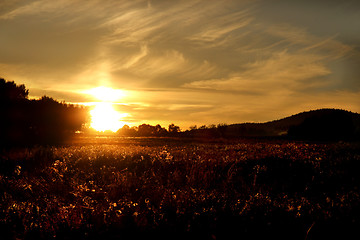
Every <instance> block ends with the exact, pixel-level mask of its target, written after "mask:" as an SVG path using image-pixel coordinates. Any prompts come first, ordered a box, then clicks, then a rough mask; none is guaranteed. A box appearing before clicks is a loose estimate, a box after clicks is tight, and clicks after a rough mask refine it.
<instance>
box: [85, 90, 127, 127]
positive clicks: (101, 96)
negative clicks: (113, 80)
mask: <svg viewBox="0 0 360 240" xmlns="http://www.w3.org/2000/svg"><path fill="white" fill-rule="evenodd" d="M85 92H86V93H87V94H90V95H92V96H93V97H95V98H97V99H98V100H100V101H101V102H98V103H95V106H94V108H93V109H92V110H91V111H90V115H91V127H92V128H93V129H95V130H97V131H101V132H103V131H108V130H110V131H113V132H116V131H117V130H118V129H119V128H121V127H123V126H124V125H125V122H123V121H122V119H123V118H124V117H126V116H128V114H127V113H120V112H118V111H116V110H115V109H114V107H113V105H114V102H115V101H118V100H119V99H121V98H123V97H124V96H125V92H124V91H123V90H120V89H113V88H108V87H97V88H93V89H90V90H87V91H85Z"/></svg>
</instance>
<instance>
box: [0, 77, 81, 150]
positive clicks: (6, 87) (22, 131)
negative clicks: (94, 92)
mask: <svg viewBox="0 0 360 240" xmlns="http://www.w3.org/2000/svg"><path fill="white" fill-rule="evenodd" d="M28 94H29V90H27V89H26V88H25V85H16V84H15V82H8V81H5V80H4V79H3V78H1V79H0V113H1V117H0V145H9V146H11V145H14V144H35V143H46V144H51V143H56V142H60V141H63V140H65V138H67V137H69V136H70V135H71V134H73V133H75V131H77V130H81V128H82V125H83V124H84V123H85V122H86V121H87V120H88V110H87V109H86V108H85V107H80V106H75V105H71V104H65V103H60V102H58V101H56V100H54V99H53V98H50V97H47V96H44V97H42V98H40V99H39V100H29V99H28Z"/></svg>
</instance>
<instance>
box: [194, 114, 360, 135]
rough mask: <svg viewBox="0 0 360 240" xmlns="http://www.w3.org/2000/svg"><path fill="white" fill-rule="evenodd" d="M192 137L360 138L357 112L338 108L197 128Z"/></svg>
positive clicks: (359, 115)
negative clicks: (258, 120)
mask: <svg viewBox="0 0 360 240" xmlns="http://www.w3.org/2000/svg"><path fill="white" fill-rule="evenodd" d="M192 135H193V136H200V137H201V136H214V135H215V136H220V137H279V136H283V137H288V138H291V139H308V140H351V139H360V114H358V113H353V112H350V111H346V110H340V109H318V110H312V111H308V112H302V113H298V114H295V115H292V116H289V117H286V118H283V119H279V120H275V121H270V122H265V123H241V124H231V125H227V126H223V127H217V128H216V129H215V128H213V129H197V130H195V131H194V132H193V134H192Z"/></svg>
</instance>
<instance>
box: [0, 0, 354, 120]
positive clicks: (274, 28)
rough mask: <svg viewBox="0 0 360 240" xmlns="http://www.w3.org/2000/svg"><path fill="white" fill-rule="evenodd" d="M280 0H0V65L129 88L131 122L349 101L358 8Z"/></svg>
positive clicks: (67, 81) (19, 72)
mask: <svg viewBox="0 0 360 240" xmlns="http://www.w3.org/2000/svg"><path fill="white" fill-rule="evenodd" d="M269 2H270V3H269ZM285 2H286V1H276V4H275V3H274V2H273V1H270V0H269V1H267V0H266V1H264V0H257V1H250V0H241V1H234V0H227V1H216V0H206V1H205V0H195V1H165V0H156V1H152V0H134V1H126V0H108V1H101V0H88V1H84V0H75V1H73V0H58V1H52V0H35V1H21V0H19V1H8V0H6V1H1V2H0V53H1V54H0V73H1V74H2V77H6V78H8V79H11V80H16V81H18V82H21V83H25V84H26V85H27V86H28V87H30V88H31V89H36V91H35V92H36V94H37V95H39V94H41V91H42V90H43V93H47V92H48V93H52V94H55V95H56V97H57V98H59V99H65V100H67V101H72V99H76V100H79V101H80V100H81V99H80V97H79V96H80V95H76V93H72V92H69V91H67V89H74V90H76V89H78V90H83V89H87V88H91V87H97V86H100V85H106V86H107V87H114V88H122V89H128V90H131V91H133V96H132V97H129V98H128V99H127V100H126V101H127V103H128V104H129V106H132V107H131V108H129V109H128V111H133V114H131V118H132V121H136V119H142V120H144V121H145V120H146V119H152V121H160V120H161V119H163V121H165V120H164V119H167V120H169V121H170V119H177V118H181V119H182V120H181V121H182V122H188V123H189V124H190V122H191V121H194V119H197V120H198V121H197V123H199V122H201V121H202V122H204V123H205V122H206V123H211V122H213V123H214V122H215V123H216V122H228V123H229V122H236V121H235V119H239V120H237V121H251V120H253V121H255V120H256V119H258V120H270V119H272V118H274V116H275V115H274V112H275V113H276V112H278V110H277V109H279V108H281V109H282V116H285V115H286V114H287V113H291V114H292V113H295V112H294V111H295V110H296V111H297V110H303V109H301V108H304V109H305V108H310V107H317V106H328V105H326V104H325V102H326V101H325V100H324V99H328V98H331V101H328V102H329V104H330V103H331V104H333V105H334V106H340V105H341V106H344V107H343V108H345V106H350V107H351V108H350V110H351V109H353V110H354V109H358V108H356V107H355V105H356V104H359V103H358V102H357V101H355V100H350V98H348V97H347V96H353V97H354V96H355V95H352V93H357V92H358V89H359V86H360V85H359V84H358V81H357V80H356V79H358V78H359V71H358V63H359V59H360V58H359V56H360V55H359V53H358V52H359V50H358V49H360V47H359V43H358V35H359V34H358V31H357V29H358V27H356V26H357V25H356V22H359V21H355V20H356V19H358V15H355V14H354V12H355V11H351V12H349V14H350V15H351V16H349V19H352V22H349V21H347V19H344V18H341V19H340V18H339V17H337V16H335V15H331V14H330V15H329V13H328V12H326V13H325V12H323V11H326V9H321V8H317V9H319V11H318V12H316V13H313V12H311V11H309V10H307V11H305V10H306V9H308V8H309V7H304V6H303V3H302V4H300V1H295V2H296V3H297V4H295V3H293V1H292V2H291V3H290V2H288V3H286V4H285ZM269 4H270V5H271V8H270V9H271V11H272V12H270V10H269ZM293 4H295V5H294V6H296V7H299V5H301V6H302V7H301V8H296V9H298V10H299V11H300V12H301V13H296V16H292V13H294V12H289V11H288V10H292V9H293V8H292V7H291V6H293ZM308 4H309V6H312V3H310V2H309V3H308ZM318 5H319V2H318V1H316V6H318ZM339 5H341V4H340V2H339ZM329 8H331V7H329ZM304 9H305V10H304ZM332 12H334V11H330V13H332ZM308 13H312V14H313V15H312V16H311V17H312V18H313V19H317V18H320V17H321V18H322V19H325V17H326V21H325V20H324V23H321V22H317V23H316V24H317V25H319V26H321V28H319V27H317V28H315V27H313V26H312V25H309V23H308V21H307V19H306V18H307V15H306V14H308ZM302 14H303V15H302ZM314 14H315V15H314ZM299 16H300V18H299ZM329 16H330V17H329ZM341 16H345V13H342V14H341ZM283 19H285V20H286V21H285V20H283ZM319 29H320V30H321V31H320V30H319ZM334 29H336V31H335V30H334ZM349 39H350V40H349ZM61 92H63V97H61ZM136 92H137V93H138V94H136ZM311 94H314V96H312V95H311ZM327 94H328V95H327ZM326 96H329V97H326ZM66 98H71V99H66ZM87 100H88V99H86V97H84V101H87ZM337 102H338V103H339V104H340V105H339V104H338V105H336V103H337ZM311 103H313V105H311ZM310 105H311V106H310ZM295 106H296V107H295ZM122 108H124V109H123V111H125V110H126V109H125V107H124V106H123V105H122ZM256 112H261V114H256ZM272 114H273V115H272ZM279 114H280V113H279ZM157 116H159V117H157ZM189 116H190V117H189ZM236 116H238V118H236ZM271 116H273V117H271ZM279 117H280V116H279ZM187 119H188V120H187Z"/></svg>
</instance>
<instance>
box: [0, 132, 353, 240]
mask: <svg viewBox="0 0 360 240" xmlns="http://www.w3.org/2000/svg"><path fill="white" fill-rule="evenodd" d="M0 164H1V168H0V206H1V209H0V227H1V228H0V230H1V236H2V239H100V238H103V239H137V238H150V237H154V238H157V239H162V238H163V239H184V238H194V239H239V238H240V239H256V238H264V237H276V239H325V238H328V239H332V238H341V239H346V238H350V237H351V238H356V237H359V232H358V230H357V229H359V227H360V201H359V195H360V191H359V187H360V175H359V167H360V145H359V143H343V142H342V143H314V142H300V141H298V142H296V141H285V140H264V139H263V140H256V139H251V140H249V139H247V140H223V141H195V140H191V139H188V140H185V139H172V138H112V139H108V138H89V139H82V140H78V141H76V142H73V143H71V144H67V145H62V146H48V147H44V146H37V147H31V148H13V149H6V150H1V152H0Z"/></svg>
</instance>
